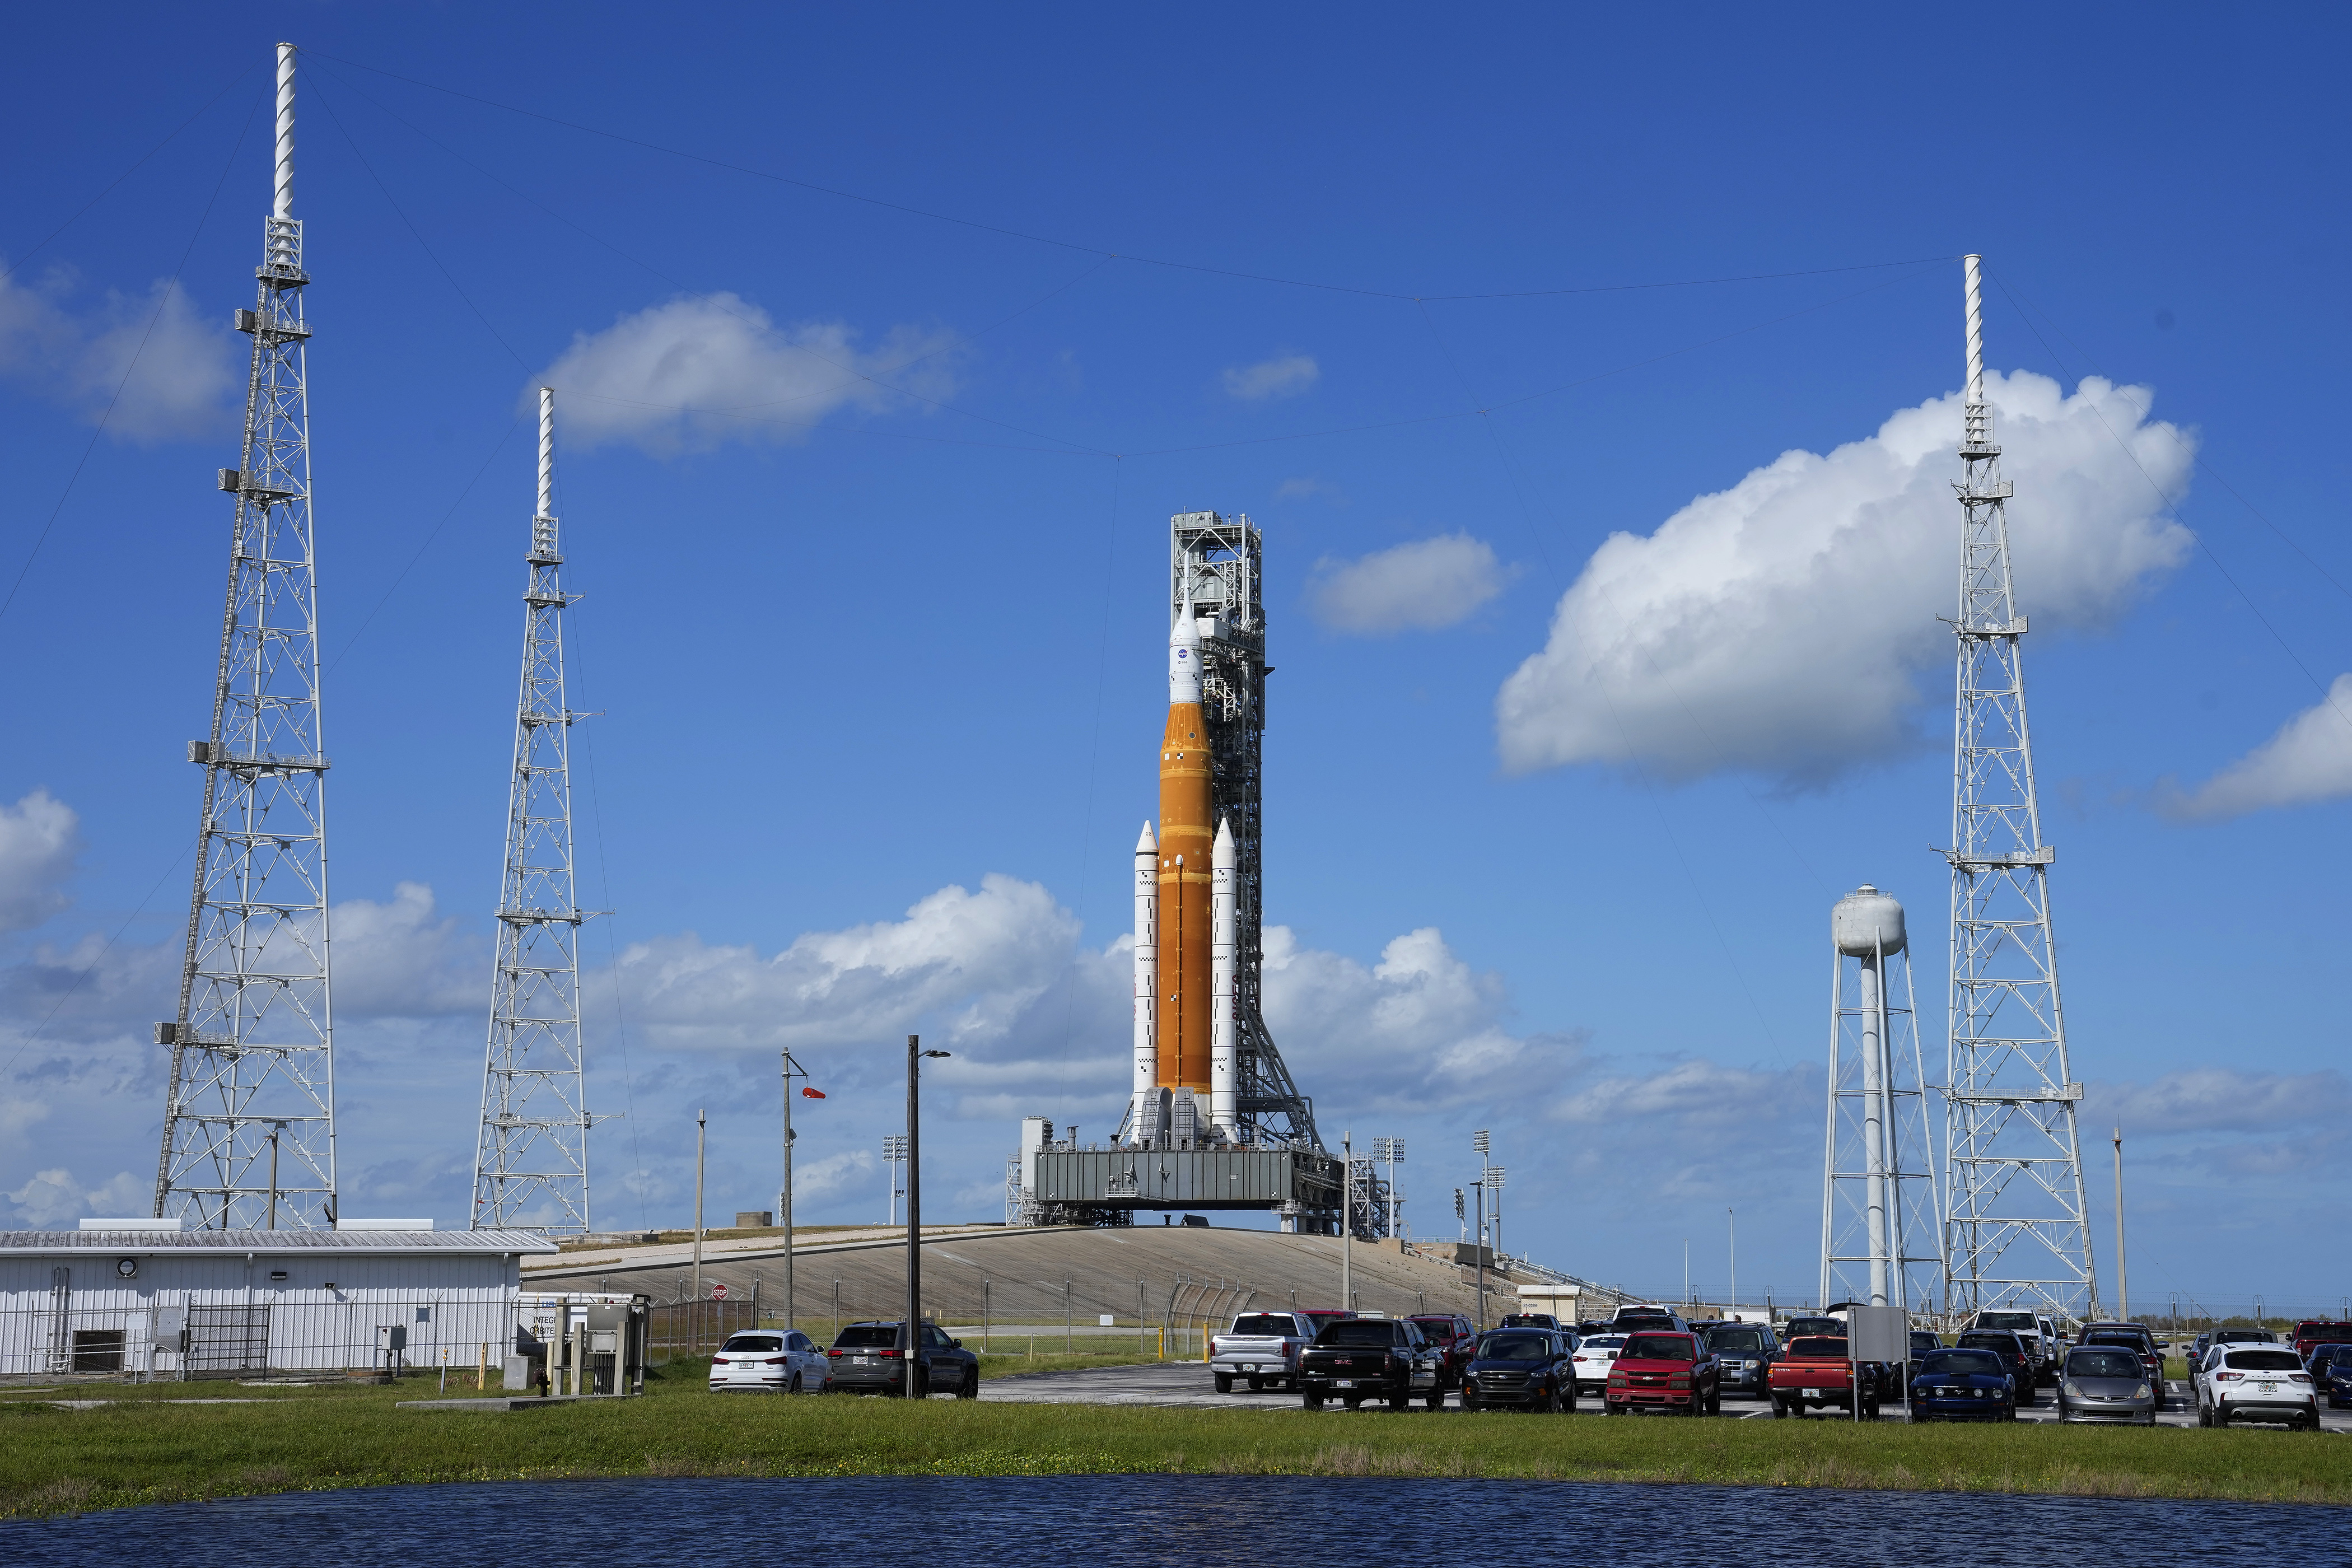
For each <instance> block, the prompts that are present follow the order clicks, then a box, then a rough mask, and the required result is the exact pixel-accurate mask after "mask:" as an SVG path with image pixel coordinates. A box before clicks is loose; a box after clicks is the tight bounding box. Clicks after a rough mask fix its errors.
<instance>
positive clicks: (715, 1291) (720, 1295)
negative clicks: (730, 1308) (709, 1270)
mask: <svg viewBox="0 0 2352 1568" xmlns="http://www.w3.org/2000/svg"><path fill="white" fill-rule="evenodd" d="M710 1299H711V1300H714V1301H724V1300H727V1287H726V1286H724V1285H713V1286H712V1287H711V1288H710Z"/></svg>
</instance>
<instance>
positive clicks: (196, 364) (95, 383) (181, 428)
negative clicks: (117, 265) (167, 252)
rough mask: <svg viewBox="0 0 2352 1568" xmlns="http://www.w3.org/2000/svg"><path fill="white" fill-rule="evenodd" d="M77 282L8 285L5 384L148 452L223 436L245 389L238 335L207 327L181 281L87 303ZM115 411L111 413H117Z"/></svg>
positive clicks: (65, 276)
mask: <svg viewBox="0 0 2352 1568" xmlns="http://www.w3.org/2000/svg"><path fill="white" fill-rule="evenodd" d="M78 295H79V289H78V288H77V286H76V281H75V279H74V278H73V276H72V275H71V274H70V273H68V272H64V271H55V272H52V273H50V274H49V275H48V276H47V278H45V279H42V280H41V281H40V282H39V283H37V284H35V285H32V286H30V287H27V286H26V285H23V284H20V283H17V282H15V281H14V280H11V279H0V374H6V375H7V376H8V377H9V378H10V379H12V380H14V381H16V382H17V383H18V384H21V385H24V386H26V387H27V388H29V389H30V390H32V391H33V392H35V393H36V394H37V395H41V396H44V397H47V399H49V400H50V401H52V402H55V403H58V404H61V405H65V406H66V407H68V408H71V409H73V410H75V412H77V413H78V414H79V415H80V416H82V417H83V418H85V419H87V420H89V421H91V422H92V423H95V422H97V421H98V420H99V419H100V418H104V419H105V421H106V429H107V432H108V433H109V434H110V435H111V436H114V437H118V438H119V439H122V440H127V441H133V442H139V443H142V444H145V443H149V442H154V441H166V440H176V439H184V438H186V437H199V436H209V435H214V434H216V433H217V432H219V431H221V430H222V429H224V428H226V425H227V421H228V409H229V397H228V395H229V393H230V392H231V391H232V389H233V388H234V387H235V386H236V371H237V365H236V361H237V349H236V342H235V339H236V333H235V332H234V331H232V330H231V329H230V328H229V327H228V326H227V325H226V324H225V323H224V324H220V325H208V324H206V323H205V321H201V320H199V319H198V317H197V315H196V311H195V309H194V306H192V305H191V304H190V303H189V302H188V296H187V294H186V292H185V291H184V289H181V287H180V285H179V284H178V282H177V281H175V280H170V279H165V280H162V281H158V282H156V283H155V284H153V285H152V286H151V287H150V288H149V289H147V291H146V292H145V293H144V294H143V295H126V294H122V293H119V292H114V291H111V290H110V291H109V292H108V293H107V294H106V295H105V297H104V298H102V299H100V300H90V301H88V302H84V301H82V300H79V298H78ZM110 407H111V412H109V409H110Z"/></svg>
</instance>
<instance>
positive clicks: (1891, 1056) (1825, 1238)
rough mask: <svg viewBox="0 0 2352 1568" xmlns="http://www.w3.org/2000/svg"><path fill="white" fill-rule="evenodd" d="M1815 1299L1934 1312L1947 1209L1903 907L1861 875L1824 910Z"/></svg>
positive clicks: (1939, 1292) (1941, 1286)
mask: <svg viewBox="0 0 2352 1568" xmlns="http://www.w3.org/2000/svg"><path fill="white" fill-rule="evenodd" d="M1830 946H1831V950H1832V952H1831V959H1830V963H1831V965H1832V969H1831V978H1830V1075H1829V1128H1828V1131H1827V1133H1826V1135H1825V1140H1824V1155H1823V1162H1822V1304H1823V1305H1824V1306H1826V1305H1827V1304H1829V1303H1830V1302H1832V1301H1835V1300H1846V1301H1866V1302H1868V1303H1870V1304H1871V1305H1872V1306H1874V1307H1903V1308H1906V1309H1909V1310H1913V1311H1917V1312H1932V1311H1935V1310H1937V1308H1938V1307H1939V1306H1940V1305H1941V1304H1942V1300H1943V1293H1944V1268H1943V1230H1944V1226H1943V1216H1942V1215H1941V1214H1940V1212H1939V1211H1938V1209H1937V1183H1936V1170H1935V1153H1934V1149H1935V1145H1934V1142H1933V1131H1932V1129H1931V1127H1930V1125H1929V1118H1928V1114H1927V1090H1926V1072H1925V1066H1924V1063H1923V1062H1922V1060H1921V1056H1920V1048H1919V1030H1918V1026H1917V1016H1916V1013H1915V1011H1914V1009H1913V1004H1912V995H1911V962H1910V956H1909V948H1908V945H1907V944H1906V941H1905V935H1904V930H1903V906H1902V905H1901V904H1899V903H1896V902H1895V900H1893V899H1890V898H1888V897H1887V896H1886V895H1885V894H1884V893H1882V892H1880V891H1879V890H1878V889H1875V888H1874V887H1871V886H1870V885H1869V884H1867V883H1864V885H1863V886H1862V887H1860V888H1857V889H1854V890H1853V892H1851V893H1848V894H1847V895H1846V896H1845V897H1844V898H1843V899H1840V900H1838V901H1837V906H1836V908H1834V909H1833V910H1831V911H1830Z"/></svg>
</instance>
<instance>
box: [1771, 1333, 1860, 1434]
mask: <svg viewBox="0 0 2352 1568" xmlns="http://www.w3.org/2000/svg"><path fill="white" fill-rule="evenodd" d="M1852 1373H1853V1363H1852V1362H1850V1361H1848V1360H1847V1359H1846V1342H1845V1341H1844V1340H1843V1339H1830V1338H1828V1337H1826V1336H1814V1335H1809V1336H1804V1337H1801V1338H1798V1339H1793V1340H1790V1342H1789V1349H1788V1352H1787V1353H1786V1354H1785V1355H1783V1356H1782V1357H1781V1358H1780V1360H1779V1361H1776V1362H1774V1363H1772V1414H1773V1415H1775V1416H1776V1417H1786V1416H1790V1415H1803V1414H1804V1413H1805V1412H1806V1411H1807V1410H1809V1409H1811V1408H1813V1407H1814V1406H1816V1405H1826V1406H1831V1407H1833V1408H1835V1409H1838V1410H1843V1411H1846V1412H1848V1413H1851V1412H1852V1411H1853V1407H1854V1406H1853V1384H1852V1382H1851V1376H1852ZM1883 1378H1884V1373H1882V1372H1881V1370H1880V1368H1879V1366H1878V1365H1877V1363H1874V1362H1864V1363H1862V1414H1863V1415H1865V1416H1867V1417H1869V1418H1870V1419H1872V1420H1876V1419H1877V1418H1878V1395H1879V1390H1880V1388H1881V1387H1882V1386H1883Z"/></svg>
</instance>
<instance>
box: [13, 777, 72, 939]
mask: <svg viewBox="0 0 2352 1568" xmlns="http://www.w3.org/2000/svg"><path fill="white" fill-rule="evenodd" d="M78 827H79V818H78V817H76V816H75V815H74V811H73V807H71V806H69V805H66V803H65V802H63V801H61V800H59V799H58V798H57V797H56V796H55V795H51V794H49V792H48V791H47V790H42V789H37V790H35V791H33V792H32V793H31V794H29V795H26V796H25V797H24V798H23V799H21V800H19V801H18V802H17V803H16V805H0V931H27V930H30V929H31V928H32V927H34V926H37V925H39V924H40V923H41V922H42V921H45V920H47V919H48V918H49V917H50V916H51V915H53V914H56V913H57V912H58V910H62V909H64V908H65V907H66V904H67V902H68V900H67V898H66V895H65V892H64V889H63V883H64V882H65V879H66V878H67V876H68V874H69V873H70V872H71V871H72V870H73V863H74V855H75V852H76V851H77V850H79V848H80V847H81V837H80V835H79V833H78V832H77V831H76V829H77V828H78Z"/></svg>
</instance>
